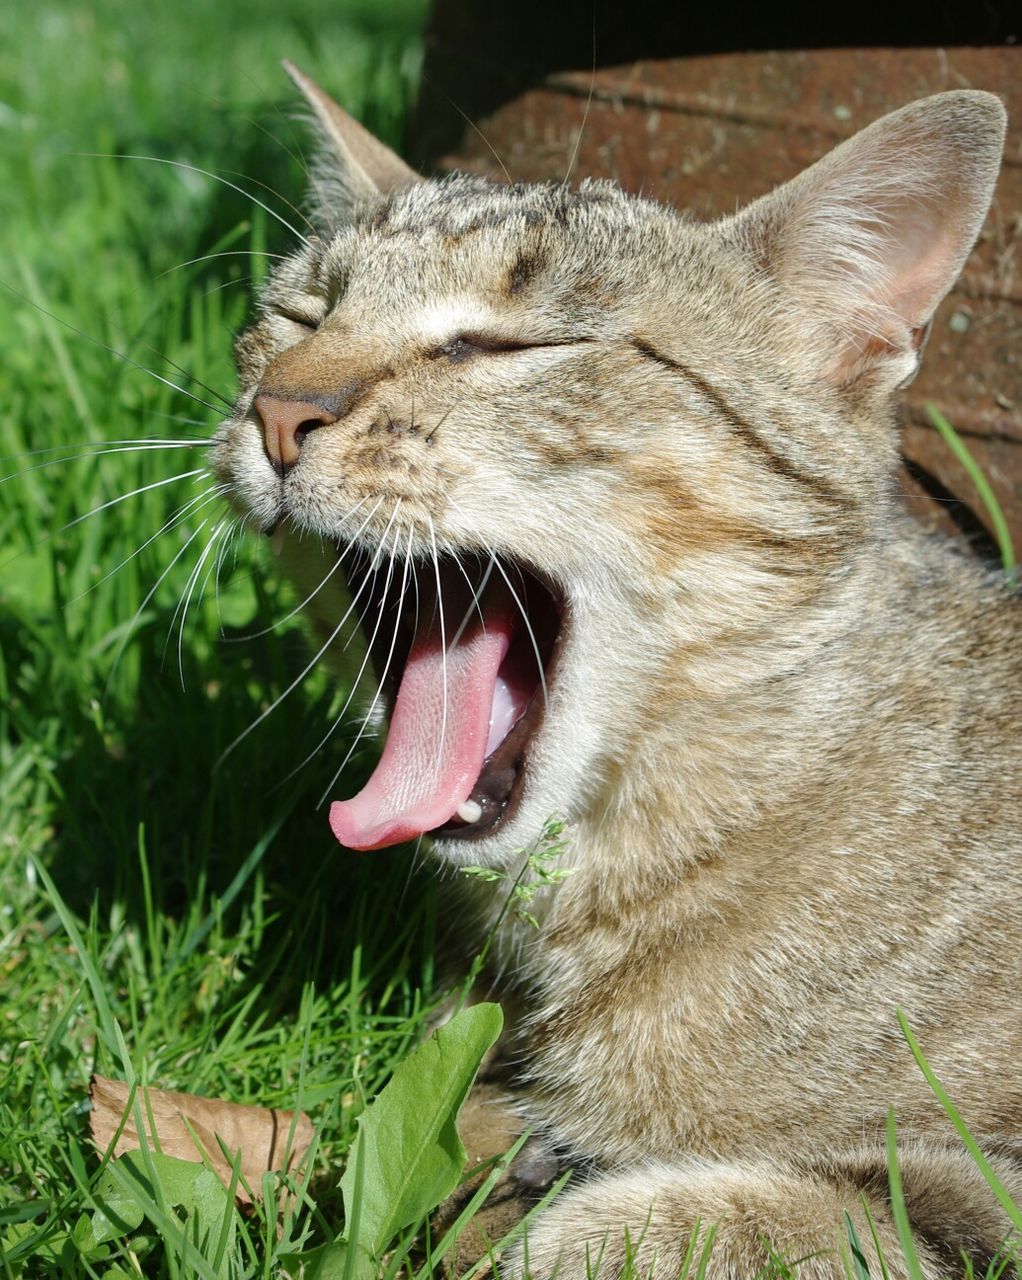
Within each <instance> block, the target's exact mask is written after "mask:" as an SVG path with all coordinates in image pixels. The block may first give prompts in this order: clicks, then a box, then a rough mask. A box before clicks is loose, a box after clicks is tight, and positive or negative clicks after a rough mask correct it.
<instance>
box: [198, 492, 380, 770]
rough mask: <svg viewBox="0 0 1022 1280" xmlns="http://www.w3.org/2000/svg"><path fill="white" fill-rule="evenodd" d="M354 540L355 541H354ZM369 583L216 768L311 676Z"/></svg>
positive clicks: (359, 590) (372, 514)
mask: <svg viewBox="0 0 1022 1280" xmlns="http://www.w3.org/2000/svg"><path fill="white" fill-rule="evenodd" d="M382 502H383V499H382V498H378V499H377V501H376V505H375V506H374V507H373V509H372V511H370V512H369V514H368V515H367V516H366V518H365V520H364V522H363V524H362V528H361V529H359V531H358V533H361V531H362V529H364V528H365V526H366V525H367V524H368V523H369V521H370V520H371V519H372V518H373V516H374V515H375V514H376V512H377V510H378V509H379V507H380V504H381V503H382ZM358 533H356V534H355V537H358ZM353 540H354V539H353ZM368 581H369V577H368V575H367V576H366V578H365V579H364V581H363V583H362V585H361V586H360V587H359V589H358V591H357V592H356V594H355V595H354V597H353V598H352V601H351V604H350V605H349V606H348V608H347V609H346V610H345V611H344V616H343V617H342V618H341V620H340V622H338V624H337V626H336V627H334V629H333V631H332V632H331V633H330V635H329V636H328V637H327V639H326V640H325V641H324V643H323V645H322V646H321V648H320V649H319V650H318V651H317V652H316V654H315V655H314V657H313V658H311V659H310V661H309V662H308V663H307V664H306V666H305V667H304V668H303V669H302V671H301V673H300V674H299V675H297V676H296V677H295V678H294V680H292V681H291V683H290V684H289V685H288V687H287V688H286V689H285V690H284V692H283V693H282V694H281V695H280V696H279V697H278V698H276V699H275V700H274V701H273V702H272V703H271V704H270V706H268V707H267V708H266V710H265V711H262V712H260V714H259V715H258V716H256V718H255V719H254V720H253V721H252V723H251V724H250V725H249V726H248V728H247V729H244V730H243V731H242V732H241V733H239V734H238V736H237V737H236V738H235V739H234V741H233V742H232V743H231V745H230V746H229V747H227V748H226V750H225V751H223V752H222V754H221V756H220V759H219V760H217V762H216V764H215V766H214V768H217V769H219V768H220V766H221V765H222V764H223V762H224V761H225V760H226V759H227V757H228V756H229V755H230V754H231V752H232V751H234V750H235V749H236V748H237V747H238V746H239V745H240V744H241V743H242V742H244V740H245V739H246V738H247V737H248V735H249V734H250V733H251V732H252V731H253V730H254V729H255V728H256V727H257V726H258V725H260V724H262V722H263V721H264V720H265V719H266V717H267V716H269V715H272V714H273V712H274V711H276V709H277V708H278V707H279V706H280V704H281V703H282V702H283V701H284V699H285V698H286V697H287V696H288V694H290V693H293V692H294V690H295V689H297V688H298V686H299V685H300V684H301V683H302V681H303V680H304V679H305V677H306V676H307V675H308V674H309V672H310V671H311V670H312V669H313V667H314V666H315V665H316V663H317V662H318V661H319V660H320V658H322V656H323V654H324V653H326V651H327V649H329V648H330V646H331V645H332V644H333V642H334V641H335V640H336V639H337V637H338V635H340V632H341V629H342V627H343V626H344V624H345V623H346V622H347V621H348V619H349V618H350V617H351V615H352V613H353V612H354V609H355V606H356V604H357V603H358V598H359V596H360V595H361V594H362V592H363V591H364V590H365V587H366V584H367V583H368Z"/></svg>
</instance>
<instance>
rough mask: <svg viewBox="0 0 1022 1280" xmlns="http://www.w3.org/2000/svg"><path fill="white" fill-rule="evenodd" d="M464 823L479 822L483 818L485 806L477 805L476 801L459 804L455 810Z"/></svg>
mask: <svg viewBox="0 0 1022 1280" xmlns="http://www.w3.org/2000/svg"><path fill="white" fill-rule="evenodd" d="M455 812H456V813H457V815H458V817H459V818H460V819H461V820H462V822H468V823H472V822H478V821H479V819H480V818H481V817H482V816H483V806H482V805H481V804H477V803H476V802H475V800H466V801H465V802H464V803H463V804H459V805H458V807H457V809H456V810H455Z"/></svg>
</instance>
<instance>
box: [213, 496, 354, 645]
mask: <svg viewBox="0 0 1022 1280" xmlns="http://www.w3.org/2000/svg"><path fill="white" fill-rule="evenodd" d="M368 501H369V499H368V498H367V497H366V498H360V499H359V501H358V502H357V503H356V504H355V505H354V506H353V507H352V509H351V510H350V511H349V512H348V514H347V515H346V516H345V517H344V519H343V520H342V521H341V522H340V524H339V525H338V526H337V528H338V530H340V528H341V527H342V526H343V525H344V524H345V522H346V521H348V520H349V519H350V518H351V517H352V516H353V515H354V514H355V512H356V511H357V510H358V509H359V507H361V506H362V504H363V503H364V502H368ZM363 527H364V526H363ZM359 532H360V533H361V529H360V530H359ZM350 547H351V544H350V543H349V544H348V546H347V547H346V548H345V549H344V550H343V551H342V552H341V553H340V555H338V557H337V559H336V560H335V561H334V563H333V564H332V565H331V566H330V568H329V569H328V570H327V573H326V576H325V577H324V578H323V580H322V581H321V582H320V583H319V585H318V586H316V587H313V589H312V590H311V591H310V592H309V594H308V595H307V596H306V597H305V599H304V600H303V601H302V602H301V603H300V604H296V605H295V607H294V608H293V609H291V610H290V611H289V612H288V613H285V614H284V616H283V618H278V619H277V621H276V622H273V623H271V624H270V625H269V626H268V627H263V629H262V630H261V631H253V632H251V633H250V634H249V635H244V636H230V637H225V639H226V640H227V643H228V644H241V643H242V641H244V640H258V639H259V637H260V636H266V635H269V634H270V632H271V631H276V629H277V628H278V627H282V626H283V625H284V623H285V622H288V621H289V620H290V619H291V618H293V617H294V616H295V614H296V613H301V611H302V610H303V609H304V608H305V607H306V605H309V604H311V603H312V602H313V600H315V598H316V596H318V595H319V593H320V592H321V591H322V590H323V588H324V587H325V586H326V584H327V583H328V582H329V581H330V579H331V578H332V577H333V576H334V574H335V573H336V572H337V570H338V569H339V568H340V567H341V564H342V563H343V562H344V557H345V556H346V555H347V553H348V551H349V550H350Z"/></svg>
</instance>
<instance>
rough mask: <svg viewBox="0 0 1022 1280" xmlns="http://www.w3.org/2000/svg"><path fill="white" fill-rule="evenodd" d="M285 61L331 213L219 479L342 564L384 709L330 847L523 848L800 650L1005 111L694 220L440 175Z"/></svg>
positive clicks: (248, 504) (900, 126)
mask: <svg viewBox="0 0 1022 1280" xmlns="http://www.w3.org/2000/svg"><path fill="white" fill-rule="evenodd" d="M291 70H292V75H293V76H294V78H295V79H296V81H297V82H298V83H299V85H300V87H301V88H302V89H303V91H304V93H305V95H306V97H307V99H308V101H309V103H310V104H311V106H312V107H313V109H314V112H315V115H316V119H317V122H318V126H319V129H320V132H321V134H322V137H323V143H324V147H323V151H322V154H321V157H320V159H319V161H318V164H317V168H316V170H315V171H314V174H313V195H314V202H315V207H316V212H315V217H316V223H317V228H318V230H317V234H315V235H312V236H310V237H309V238H308V239H307V241H306V242H305V243H304V244H303V245H302V246H300V247H299V248H298V250H297V251H296V252H295V253H294V254H293V256H291V257H290V258H289V259H287V261H285V262H284V263H283V264H282V265H281V266H280V268H279V269H278V270H276V271H275V272H274V274H273V275H272V277H271V278H270V280H269V281H268V283H267V285H266V287H265V289H264V290H263V292H262V294H261V297H260V300H259V306H258V315H257V318H256V320H255V323H254V324H253V326H252V327H251V328H250V329H249V330H248V331H247V332H246V333H245V334H244V335H243V337H242V338H241V340H240V341H239V344H238V361H239V370H240V376H241V382H242V394H241V397H240V400H239V403H238V406H237V410H236V413H235V415H234V416H233V417H232V418H231V419H230V420H229V421H228V422H227V423H225V424H224V426H223V427H222V429H221V431H220V433H219V436H218V440H217V444H216V448H215V451H214V453H215V467H216V470H217V472H218V475H219V478H220V479H221V480H222V481H223V482H224V483H225V484H226V485H227V486H228V487H229V490H230V492H231V494H232V498H233V501H234V503H235V505H236V506H237V507H238V508H239V509H240V511H241V512H242V513H243V514H244V515H245V516H246V518H247V519H248V521H249V522H250V523H251V524H252V525H254V526H255V527H256V528H259V529H261V530H266V531H269V530H271V529H275V528H278V527H283V528H284V529H285V530H286V531H289V532H290V533H298V532H301V533H305V534H310V533H311V534H314V535H317V537H318V539H320V540H321V542H322V544H323V545H324V546H325V547H326V548H328V549H331V548H332V549H333V551H332V554H333V556H334V558H336V557H338V556H340V555H341V554H342V553H343V568H344V570H345V572H346V574H347V577H348V581H349V586H350V590H351V594H352V596H353V597H354V604H355V611H356V612H358V613H360V614H361V615H362V618H363V627H364V630H365V633H366V639H367V641H368V644H369V649H370V652H371V656H372V659H373V663H374V665H375V668H376V674H377V676H378V678H379V679H380V680H381V681H382V688H383V697H382V700H381V703H380V704H378V705H382V703H383V702H385V703H386V706H387V707H388V709H389V711H390V719H389V730H388V732H387V735H386V739H385V744H384V747H383V755H382V759H381V763H380V764H379V766H378V767H377V769H376V772H375V773H374V775H373V777H372V778H371V779H370V782H369V783H368V785H367V787H366V788H365V789H364V790H363V791H362V792H361V793H360V794H359V796H357V797H356V798H355V799H354V800H352V801H346V802H344V803H339V804H335V805H334V806H333V808H332V811H331V824H332V826H333V829H334V831H335V833H336V834H337V835H338V837H339V838H340V839H341V840H342V841H343V842H344V843H345V844H348V845H350V846H352V847H355V848H374V847H379V846H382V845H385V844H392V843H396V842H397V841H399V840H405V839H409V838H412V837H414V836H416V835H418V834H420V833H422V832H433V833H434V843H435V847H436V848H437V849H438V851H439V852H440V853H441V855H442V856H444V857H447V858H449V859H451V860H453V861H462V862H472V863H486V864H490V865H497V864H501V863H504V862H506V861H507V860H508V859H509V858H510V857H511V855H512V854H513V853H514V851H515V850H517V849H519V848H521V847H523V846H525V845H527V844H529V843H530V842H531V841H532V840H534V839H535V838H536V837H537V835H538V834H539V832H540V830H541V829H542V827H543V825H544V822H545V821H546V819H547V818H549V817H550V816H551V815H552V814H555V813H558V814H561V815H564V816H567V817H569V818H571V817H573V816H577V815H579V814H580V813H581V812H583V810H585V808H586V807H587V806H591V805H593V804H595V803H596V802H597V800H598V798H599V797H600V793H601V791H602V790H603V788H604V787H605V785H606V783H607V780H608V778H609V777H610V776H611V775H612V774H613V775H615V776H617V777H620V776H621V775H622V773H626V772H627V769H628V766H629V760H630V759H633V758H634V757H635V755H636V753H642V752H643V751H646V750H648V749H649V742H650V738H649V728H650V726H651V725H652V724H655V723H660V724H668V725H670V724H671V723H675V722H676V724H677V733H678V734H679V735H683V732H684V729H683V724H684V715H685V712H684V705H685V701H686V699H696V698H698V699H702V700H703V701H704V702H705V700H707V699H709V700H711V701H712V699H714V698H719V699H721V700H725V699H728V698H730V697H733V696H736V692H737V691H738V690H740V689H742V688H747V687H749V686H751V685H753V684H755V682H756V681H757V680H760V679H769V678H773V677H774V676H776V674H777V673H778V671H779V670H783V668H784V664H785V662H793V661H797V660H801V656H800V655H798V654H797V652H796V651H797V649H798V646H799V643H800V640H799V636H800V635H803V634H809V633H811V632H812V631H813V628H814V626H816V625H817V621H818V618H819V615H820V613H821V610H820V609H819V608H818V607H817V606H818V603H819V601H820V600H821V599H822V598H823V597H824V596H825V594H826V592H827V591H828V589H829V588H830V586H831V585H832V584H833V583H834V582H835V581H837V580H838V579H839V578H840V577H841V575H842V574H844V573H845V572H847V567H848V565H849V563H850V562H851V561H852V560H853V559H854V558H855V557H856V556H859V555H862V554H868V548H869V545H870V543H871V542H872V541H873V540H875V539H876V538H878V537H882V536H884V533H883V531H884V527H885V522H886V521H887V519H888V518H889V517H888V506H889V490H890V486H891V477H892V475H893V470H894V466H895V460H896V438H895V433H894V430H893V427H892V424H891V413H890V410H889V402H890V400H891V397H892V393H893V392H894V390H895V389H896V388H897V387H898V386H899V385H901V384H903V383H904V382H905V381H906V380H907V379H908V378H909V377H911V375H912V373H913V372H914V370H915V368H916V365H917V362H918V359H919V353H920V350H921V347H922V342H923V338H924V336H925V333H926V330H927V326H928V324H929V321H930V317H931V316H932V314H933V311H934V309H935V307H936V306H937V304H938V303H939V302H940V300H941V298H942V297H943V296H944V294H945V293H946V292H947V290H948V289H949V288H950V287H951V285H952V284H953V283H954V280H955V278H956V277H957V275H958V273H959V271H960V270H961V268H962V265H963V263H964V261H965V258H966V256H967V254H968V252H969V250H970V248H971V246H972V244H973V242H974V240H975V238H976V235H977V234H978V232H979V228H980V226H981V224H982V221H983V218H984V216H985V213H986V210H987V207H988V205H989V202H990V198H991V193H992V190H993V184H994V180H995V177H996V173H997V169H998V165H999V160H1000V151H1001V145H1002V139H1003V129H1004V113H1003V109H1002V108H1001V106H1000V103H999V102H998V100H997V99H996V98H994V97H992V96H991V95H989V94H985V93H979V92H955V93H946V94H941V95H939V96H937V97H934V98H929V99H926V100H924V101H922V102H918V103H915V104H913V105H911V106H909V107H906V108H904V109H903V110H901V111H899V112H896V113H895V114H893V115H891V116H887V117H885V118H884V119H883V120H881V121H879V122H878V123H876V124H875V125H873V126H871V127H870V128H869V129H867V130H865V131H864V132H863V133H861V134H859V135H857V136H856V137H855V138H853V139H851V140H850V141H849V142H847V143H845V144H843V145H842V146H840V147H838V148H837V149H836V150H835V151H833V152H832V153H831V154H830V155H828V156H826V157H825V158H824V159H823V160H822V161H820V162H819V163H818V164H816V165H814V166H813V167H812V168H811V169H809V170H807V171H806V172H805V173H803V174H802V175H801V176H800V177H798V178H796V179H795V180H794V181H792V182H790V183H788V184H786V185H785V186H783V187H781V188H779V189H778V190H776V191H775V192H773V193H772V194H770V195H768V196H766V197H764V198H762V199H761V200H759V201H757V202H756V203H755V204H753V205H751V206H749V207H748V208H747V209H745V210H744V211H742V212H740V213H739V214H737V215H735V216H733V217H730V218H725V219H722V220H721V221H719V222H716V223H713V224H706V225H702V224H698V223H695V222H692V221H689V220H687V219H686V218H685V217H684V216H682V215H679V214H678V213H677V212H675V211H674V210H672V209H669V208H666V207H664V206H661V205H658V204H656V203H653V202H651V201H648V200H641V199H638V198H635V197H631V196H627V195H625V194H624V193H622V192H621V191H620V190H619V189H617V188H616V187H615V186H613V185H612V184H609V183H604V182H597V183H583V184H582V186H581V187H580V188H579V189H578V190H573V189H570V188H569V187H567V186H563V185H562V186H558V185H544V186H519V185H510V186H509V185H501V184H496V183H491V182H487V181H484V180H481V179H476V178H469V177H464V176H455V177H448V178H443V179H438V180H424V179H422V178H420V177H419V176H418V175H416V174H415V173H413V172H412V171H411V170H410V169H408V168H407V166H405V165H404V163H403V162H402V161H401V160H400V159H399V158H398V157H397V156H395V155H394V154H393V153H392V152H390V151H389V150H388V149H387V148H385V147H384V146H383V145H382V144H381V143H379V142H378V141H376V140H375V139H374V138H372V136H371V135H369V134H368V133H367V132H366V131H365V130H364V129H362V128H361V127H360V126H359V125H357V124H356V123H355V122H354V121H353V120H352V119H351V118H350V117H348V116H347V115H346V114H345V113H344V112H343V111H342V110H341V109H340V108H339V107H337V106H336V104H334V103H333V102H331V101H330V99H328V98H327V97H326V95H325V94H323V93H322V91H321V90H320V89H318V87H317V86H315V85H314V84H312V83H311V82H310V81H308V80H307V79H306V78H305V77H304V76H302V75H301V73H299V72H297V71H296V70H294V69H291ZM314 542H315V539H312V540H307V541H306V542H305V543H304V544H303V545H304V546H306V547H310V548H311V546H312V545H313V544H314ZM308 554H310V555H311V554H312V552H311V550H310V551H309V553H308ZM328 554H329V551H328ZM326 567H327V568H329V563H327V564H326ZM814 619H815V620H816V621H814ZM340 621H341V620H340V619H337V620H336V623H338V624H339V623H340ZM750 635H758V636H760V637H762V638H763V640H762V643H761V644H760V645H759V646H758V647H757V646H755V645H754V646H751V647H750V646H749V644H748V643H747V640H748V637H749V636H750ZM771 638H772V639H771ZM665 767H670V766H669V764H667V765H665Z"/></svg>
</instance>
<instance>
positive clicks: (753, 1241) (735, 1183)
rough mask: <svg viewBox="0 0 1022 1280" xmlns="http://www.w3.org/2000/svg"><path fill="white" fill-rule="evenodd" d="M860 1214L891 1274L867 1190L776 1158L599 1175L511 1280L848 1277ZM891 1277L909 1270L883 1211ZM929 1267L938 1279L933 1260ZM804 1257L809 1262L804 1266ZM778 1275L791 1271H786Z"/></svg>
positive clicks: (507, 1266)
mask: <svg viewBox="0 0 1022 1280" xmlns="http://www.w3.org/2000/svg"><path fill="white" fill-rule="evenodd" d="M846 1212H847V1213H848V1214H850V1215H851V1217H852V1219H853V1222H854V1223H855V1226H856V1230H857V1233H858V1239H859V1240H860V1242H861V1241H868V1242H869V1246H868V1248H867V1249H865V1253H866V1258H865V1261H866V1264H867V1265H868V1266H869V1268H870V1273H871V1274H874V1275H879V1274H881V1270H880V1266H879V1263H878V1261H877V1260H876V1258H875V1253H874V1250H873V1246H872V1237H871V1234H870V1228H869V1225H868V1223H867V1222H866V1220H865V1217H864V1215H863V1213H862V1208H861V1202H860V1201H859V1197H858V1193H857V1192H856V1191H855V1190H854V1189H852V1188H850V1187H841V1186H839V1185H836V1184H835V1183H834V1182H832V1181H829V1180H827V1179H823V1178H817V1177H816V1176H814V1175H812V1174H803V1173H801V1172H797V1171H794V1170H787V1169H782V1168H779V1167H778V1166H775V1165H771V1164H767V1163H765V1162H763V1163H760V1162H752V1161H750V1162H742V1163H732V1162H723V1161H712V1160H690V1161H687V1162H686V1163H684V1164H682V1165H678V1166H668V1165H650V1166H648V1167H646V1168H644V1169H642V1170H635V1171H631V1172H628V1173H622V1174H612V1175H607V1176H604V1177H600V1178H597V1179H594V1180H593V1181H591V1182H588V1183H586V1184H584V1185H583V1186H580V1187H578V1188H576V1189H575V1190H571V1191H568V1192H566V1193H565V1194H564V1195H562V1196H561V1197H560V1198H559V1199H557V1200H556V1201H555V1202H554V1203H553V1204H552V1205H551V1206H550V1208H548V1209H547V1210H545V1211H544V1212H543V1213H542V1215H541V1216H540V1217H539V1218H538V1219H537V1220H536V1221H535V1223H533V1224H532V1225H531V1226H530V1228H529V1230H528V1233H527V1236H526V1239H525V1240H524V1241H523V1242H522V1243H520V1244H518V1245H516V1246H515V1247H514V1248H513V1249H512V1250H511V1251H509V1253H508V1254H507V1256H506V1257H505V1258H504V1259H503V1261H502V1262H501V1265H500V1276H501V1280H551V1277H554V1276H556V1277H557V1280H597V1277H598V1280H622V1278H631V1277H635V1280H639V1278H640V1277H641V1278H642V1280H649V1278H650V1277H652V1280H677V1278H678V1277H679V1276H682V1275H684V1274H686V1273H689V1274H695V1272H696V1270H697V1267H698V1266H699V1264H700V1260H701V1257H702V1255H703V1252H704V1249H705V1250H706V1261H705V1266H704V1268H703V1273H704V1275H705V1276H706V1277H707V1280H753V1278H754V1277H757V1276H763V1275H769V1274H770V1270H771V1267H772V1265H773V1264H775V1263H778V1264H779V1263H781V1262H782V1261H783V1263H787V1264H791V1269H792V1271H793V1272H794V1274H796V1275H797V1276H798V1277H799V1280H844V1278H845V1276H846V1274H847V1273H846V1271H845V1267H844V1264H843V1262H842V1258H841V1252H842V1249H844V1250H847V1248H848V1239H847V1236H846V1235H844V1234H843V1221H844V1214H845V1213H846ZM874 1219H875V1224H876V1227H877V1231H878V1236H879V1238H880V1242H881V1247H882V1248H883V1250H884V1259H885V1262H886V1265H887V1273H888V1275H889V1276H890V1277H891V1280H896V1278H900V1277H902V1276H904V1275H905V1274H906V1273H905V1268H904V1263H903V1261H902V1256H901V1251H900V1249H899V1248H898V1243H897V1238H896V1235H895V1232H894V1228H893V1226H892V1225H891V1223H890V1217H889V1214H888V1213H887V1212H886V1211H885V1209H884V1208H883V1207H881V1206H878V1207H877V1209H876V1211H875V1213H874ZM926 1261H927V1260H926V1259H925V1258H924V1274H926V1275H931V1274H932V1275H934V1276H935V1275H937V1274H938V1270H937V1268H936V1265H935V1263H936V1260H934V1267H933V1269H932V1270H931V1269H929V1268H928V1267H926V1266H925V1263H926ZM795 1264H797V1265H795ZM776 1274H777V1275H778V1276H780V1275H783V1274H785V1272H784V1270H783V1269H781V1267H780V1266H778V1268H777V1270H776Z"/></svg>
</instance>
